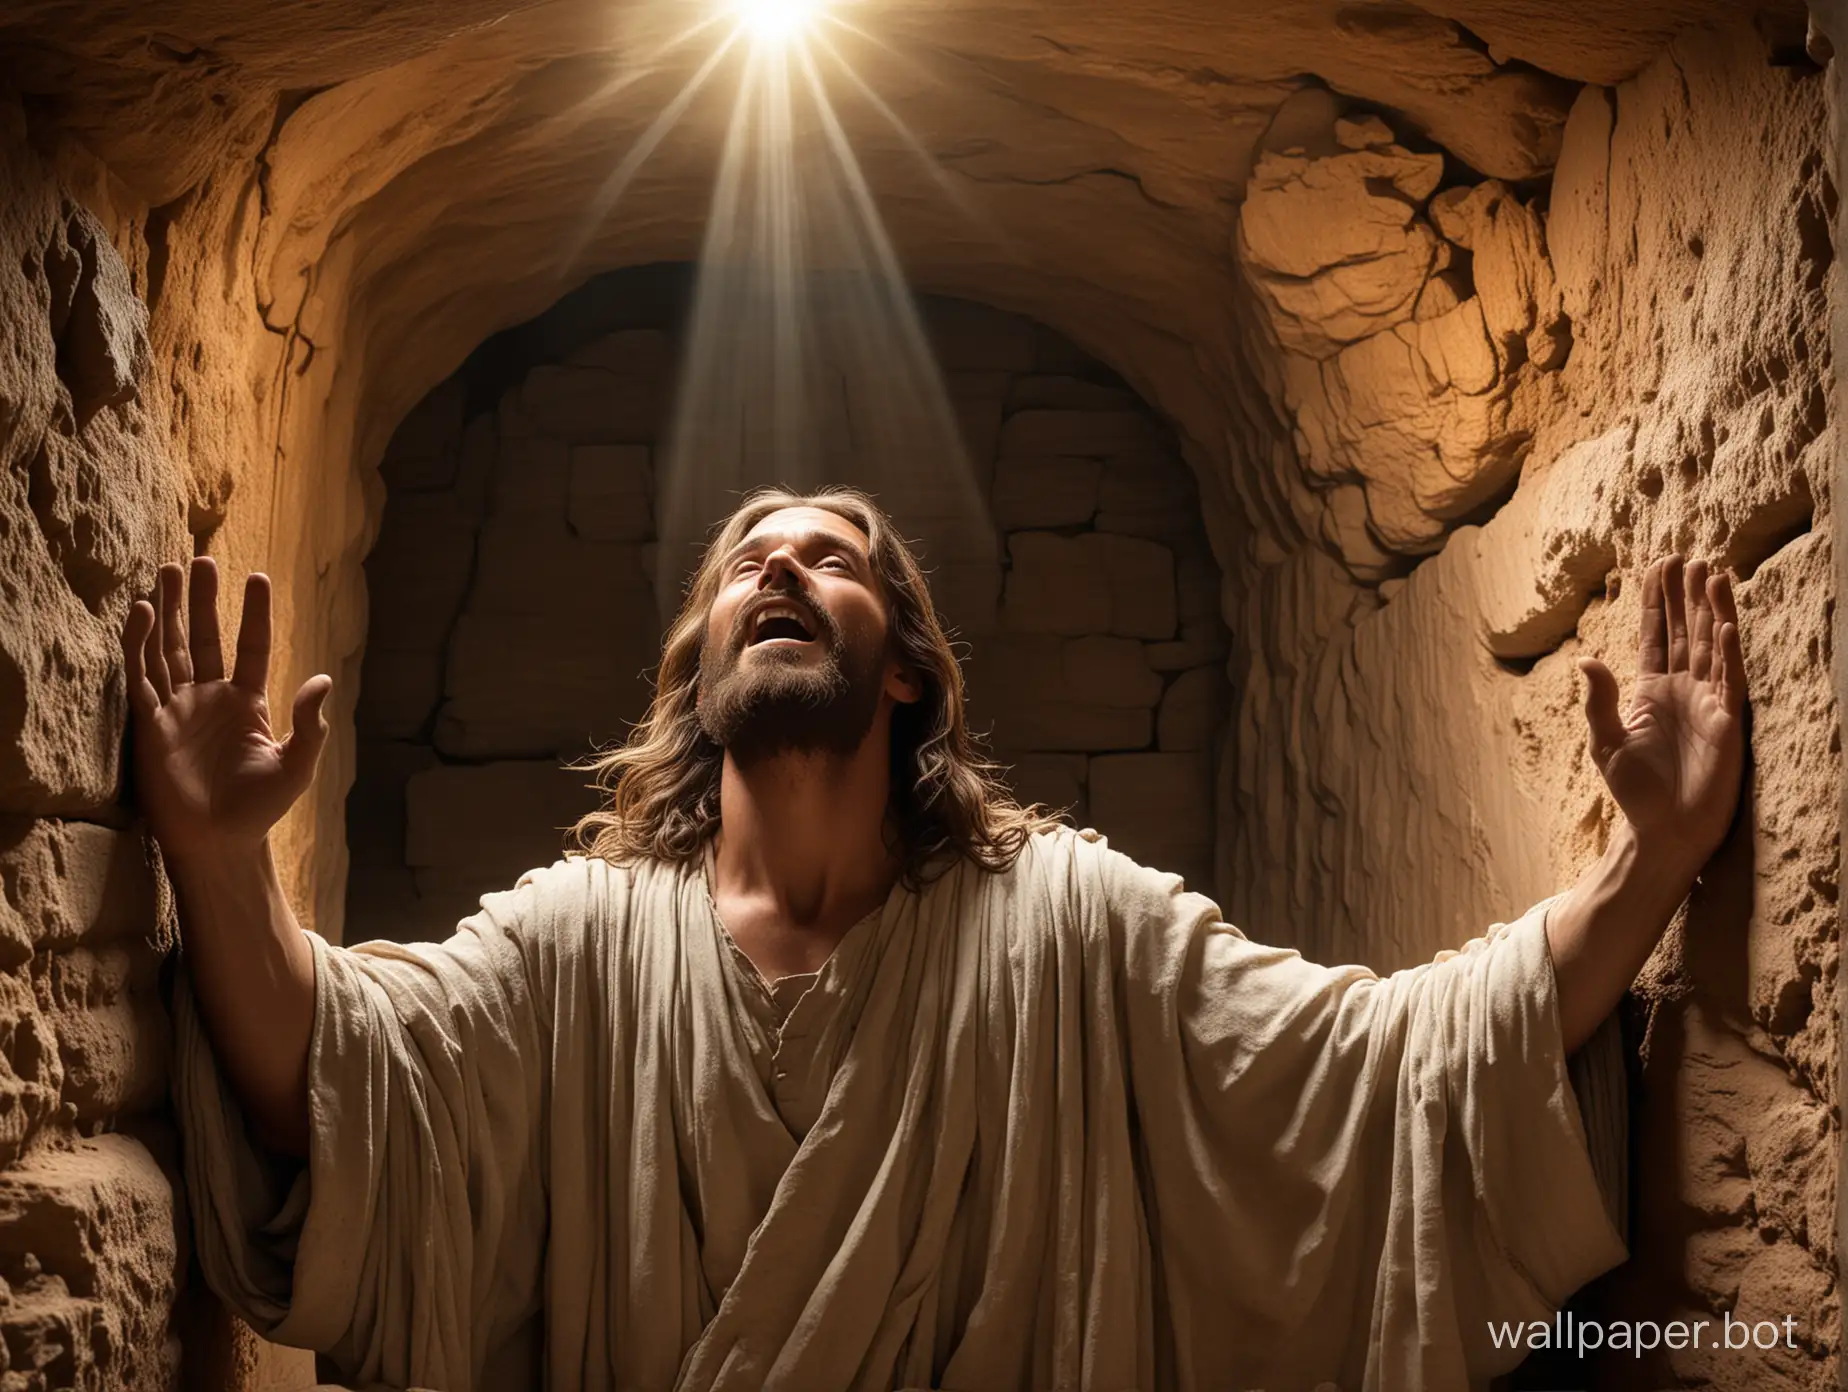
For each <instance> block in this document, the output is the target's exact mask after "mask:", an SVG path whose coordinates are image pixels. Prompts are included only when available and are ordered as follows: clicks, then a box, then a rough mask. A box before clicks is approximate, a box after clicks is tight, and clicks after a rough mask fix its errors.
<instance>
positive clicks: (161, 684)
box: [140, 579, 173, 701]
mask: <svg viewBox="0 0 1848 1392" xmlns="http://www.w3.org/2000/svg"><path fill="white" fill-rule="evenodd" d="M140 602H141V603H143V604H145V605H147V606H148V612H149V613H151V614H153V616H154V622H153V623H151V624H149V625H148V633H147V638H146V639H145V640H144V641H143V642H142V645H141V665H142V668H143V670H144V671H146V672H147V674H148V681H149V683H150V684H151V685H152V686H153V687H154V694H155V695H156V696H158V697H159V698H160V699H161V700H162V701H171V700H172V699H173V680H172V678H171V677H169V676H168V675H167V654H166V652H165V650H164V648H163V645H162V643H161V636H160V630H161V619H160V611H161V603H160V581H159V580H158V579H156V580H155V582H154V594H153V596H152V598H150V599H144V600H142V601H140Z"/></svg>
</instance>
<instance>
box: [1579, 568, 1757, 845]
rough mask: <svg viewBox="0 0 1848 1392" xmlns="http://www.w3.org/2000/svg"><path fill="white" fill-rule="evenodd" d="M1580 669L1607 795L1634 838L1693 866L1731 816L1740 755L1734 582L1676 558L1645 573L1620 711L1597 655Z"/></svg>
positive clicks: (1741, 667) (1741, 666) (1740, 660)
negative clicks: (1631, 680) (1635, 649)
mask: <svg viewBox="0 0 1848 1392" xmlns="http://www.w3.org/2000/svg"><path fill="white" fill-rule="evenodd" d="M1579 667H1580V670H1582V671H1583V672H1584V673H1585V676H1586V679H1587V682H1588V683H1589V688H1588V690H1587V692H1586V697H1585V717H1586V720H1587V722H1588V723H1589V724H1590V727H1591V756H1592V759H1593V760H1594V761H1595V762H1596V764H1597V766H1598V771H1599V772H1600V773H1601V774H1603V776H1604V781H1605V783H1606V785H1607V786H1608V787H1609V788H1610V790H1611V796H1612V797H1613V798H1615V799H1616V801H1617V805H1618V807H1619V808H1621V809H1622V810H1623V814H1624V816H1625V817H1626V818H1627V819H1628V820H1629V822H1630V825H1631V826H1632V827H1634V828H1635V830H1636V833H1637V836H1638V838H1639V840H1640V841H1641V842H1643V843H1644V844H1646V845H1649V846H1652V847H1655V848H1657V849H1658V850H1659V852H1660V853H1661V854H1665V855H1672V856H1677V857H1682V858H1685V862H1686V864H1687V865H1688V866H1689V868H1690V873H1692V872H1694V871H1698V869H1699V868H1700V866H1702V865H1704V864H1705V863H1706V862H1707V859H1708V858H1709V857H1710V856H1711V855H1712V854H1713V852H1714V851H1715V850H1716V849H1717V848H1718V847H1719V844H1720V842H1721V840H1722V839H1724V837H1725V835H1726V829H1727V827H1728V826H1730V825H1731V823H1732V818H1733V813H1734V811H1735V809H1736V808H1737V806H1738V802H1739V785H1740V779H1741V776H1742V771H1743V768H1744V762H1745V718H1744V717H1745V660H1744V657H1743V655H1742V653H1741V650H1740V646H1739V614H1738V610H1737V609H1736V607H1735V606H1734V603H1733V593H1732V582H1731V581H1730V580H1729V579H1728V578H1727V577H1726V576H1725V575H1709V573H1708V570H1707V566H1706V564H1705V563H1704V562H1702V561H1694V562H1692V563H1690V564H1687V565H1685V566H1684V565H1683V564H1682V560H1681V558H1680V557H1679V556H1671V557H1669V558H1668V559H1667V560H1665V561H1659V562H1657V563H1656V564H1655V565H1653V566H1651V567H1650V568H1649V571H1648V573H1647V575H1646V576H1645V577H1644V580H1643V614H1642V640H1641V650H1640V653H1639V657H1638V662H1637V678H1636V688H1635V690H1634V691H1633V692H1632V693H1631V697H1630V707H1629V710H1628V711H1627V712H1620V711H1619V708H1618V689H1617V679H1616V677H1614V676H1613V675H1612V674H1611V671H1610V669H1609V668H1608V667H1606V666H1605V665H1604V664H1603V663H1602V662H1599V661H1598V660H1597V659H1596V658H1585V659H1582V660H1581V661H1580V663H1579Z"/></svg>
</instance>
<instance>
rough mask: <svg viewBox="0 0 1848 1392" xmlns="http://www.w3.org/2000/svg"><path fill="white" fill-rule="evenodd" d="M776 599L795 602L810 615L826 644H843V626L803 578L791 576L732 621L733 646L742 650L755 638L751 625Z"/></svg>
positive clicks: (835, 645) (832, 645)
mask: <svg viewBox="0 0 1848 1392" xmlns="http://www.w3.org/2000/svg"><path fill="white" fill-rule="evenodd" d="M772 599H777V600H782V601H785V602H787V603H790V604H794V605H795V606H796V607H797V608H798V609H800V610H801V611H802V612H803V613H804V614H806V615H807V616H808V619H809V625H810V627H811V628H812V629H813V631H814V633H815V636H816V637H818V638H821V639H823V640H825V646H827V647H828V648H835V647H838V646H839V645H840V636H841V635H840V628H839V626H838V625H837V624H836V623H835V622H834V616H833V615H832V614H830V613H829V612H828V611H827V610H826V609H824V608H822V607H821V605H820V604H819V603H818V602H817V601H816V600H815V597H814V596H813V595H811V594H810V593H809V592H808V590H807V589H806V588H805V587H804V586H803V584H802V582H801V581H800V580H797V579H795V578H794V577H791V579H790V580H789V582H788V583H787V584H783V585H779V586H777V587H776V588H774V589H770V590H766V591H764V593H763V594H762V595H761V596H760V597H759V598H758V599H757V600H756V601H755V602H753V603H751V604H749V605H746V606H745V608H744V609H743V610H741V611H740V612H739V614H738V617H737V619H736V620H735V621H734V622H733V623H732V644H731V646H732V649H733V651H742V650H743V648H744V646H745V645H746V644H747V643H748V642H749V641H750V638H751V625H752V623H753V622H755V620H756V617H757V614H758V612H759V611H760V610H761V609H762V608H763V606H764V605H765V604H766V603H768V602H769V601H770V600H772Z"/></svg>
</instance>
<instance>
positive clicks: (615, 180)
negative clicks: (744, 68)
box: [569, 29, 738, 262]
mask: <svg viewBox="0 0 1848 1392" xmlns="http://www.w3.org/2000/svg"><path fill="white" fill-rule="evenodd" d="M737 41H738V31H737V30H736V29H734V30H732V32H731V33H730V34H728V35H726V37H725V40H724V42H723V43H721V44H720V45H719V46H718V47H717V48H716V49H714V50H713V51H712V53H711V54H709V55H708V56H707V58H706V61H705V62H703V63H701V64H700V65H699V67H698V68H697V69H695V70H694V73H693V76H692V77H690V78H689V79H688V80H687V84H686V86H684V87H682V88H681V89H680V91H679V93H678V94H676V95H675V97H674V99H673V100H672V101H671V102H669V103H668V104H667V105H666V106H665V107H663V108H662V110H661V114H660V115H659V116H657V117H655V118H654V120H653V121H652V122H651V123H650V124H649V126H648V129H647V130H645V131H643V132H642V134H641V136H640V138H638V139H637V140H636V142H635V144H633V145H631V146H630V147H629V153H628V154H626V155H624V156H623V158H622V161H621V162H620V163H619V164H618V165H617V166H616V167H615V168H614V169H612V170H611V171H610V174H609V177H608V178H607V179H605V180H604V181H603V183H602V184H601V185H600V186H599V187H598V189H597V192H596V193H595V194H594V195H592V197H591V200H590V206H589V208H588V209H587V210H586V212H585V216H584V220H583V225H582V230H581V231H580V232H579V234H578V236H577V238H576V240H575V241H574V242H573V243H572V246H571V249H570V256H569V260H570V261H571V262H575V261H576V260H577V259H578V257H579V256H580V255H581V254H582V253H583V251H584V248H585V247H586V246H588V245H589V244H590V240H591V238H593V237H595V236H596V235H597V233H598V232H599V231H600V230H601V229H602V227H603V223H604V220H605V219H606V218H607V217H608V216H609V214H610V210H611V209H612V208H614V207H615V206H616V202H617V200H618V199H620V198H621V197H622V195H623V193H624V191H626V190H627V189H628V187H629V185H630V183H632V182H633V181H634V179H635V176H636V175H637V174H638V173H639V172H640V171H641V168H642V166H643V165H644V164H646V163H647V162H648V157H649V156H650V155H652V154H653V153H654V152H655V151H656V149H658V148H659V147H660V144H661V142H662V141H663V140H665V139H666V138H667V134H668V132H669V131H671V130H672V129H673V128H674V127H675V126H676V125H678V124H679V123H680V118H681V117H682V116H684V115H686V111H687V108H688V107H689V106H691V105H692V104H693V98H694V97H696V96H698V95H699V89H700V88H702V87H704V86H705V85H706V82H707V79H709V78H710V77H711V76H712V74H713V73H714V72H715V71H716V70H717V69H718V66H719V64H720V63H722V62H723V61H724V59H725V55H726V54H727V53H729V52H730V51H731V49H732V46H733V45H734V44H736V43H737ZM650 71H652V69H650Z"/></svg>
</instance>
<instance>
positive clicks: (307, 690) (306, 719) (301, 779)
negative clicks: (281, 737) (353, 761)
mask: <svg viewBox="0 0 1848 1392" xmlns="http://www.w3.org/2000/svg"><path fill="white" fill-rule="evenodd" d="M333 689H334V679H333V678H332V677H330V676H326V675H322V676H315V677H310V678H308V680H307V681H305V682H303V683H302V689H301V690H300V691H298V692H296V693H295V705H294V707H293V708H292V709H291V710H290V713H289V738H288V739H287V740H285V741H284V742H283V746H282V766H283V767H284V768H285V769H287V770H288V771H289V776H290V778H291V779H293V780H294V781H295V782H296V783H297V784H299V785H300V786H301V787H304V788H305V787H307V786H308V784H309V783H310V782H311V781H312V780H313V778H314V770H315V765H316V764H318V763H319V762H320V760H321V749H322V747H323V746H324V745H326V743H327V728H328V727H327V719H326V717H325V716H323V715H322V714H321V707H322V705H323V704H324V703H325V702H326V700H327V693H328V692H330V691H332V690H333Z"/></svg>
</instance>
